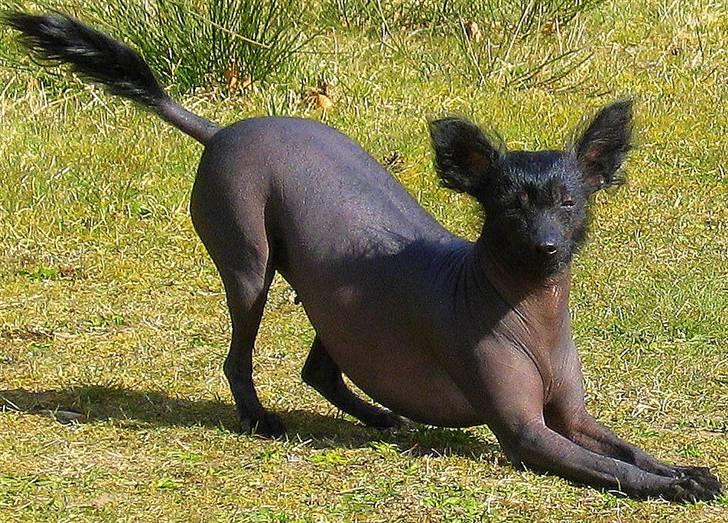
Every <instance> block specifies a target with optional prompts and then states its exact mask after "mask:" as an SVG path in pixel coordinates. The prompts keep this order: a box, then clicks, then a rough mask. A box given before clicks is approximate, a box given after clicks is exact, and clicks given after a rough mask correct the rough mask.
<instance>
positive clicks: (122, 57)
mask: <svg viewBox="0 0 728 523" xmlns="http://www.w3.org/2000/svg"><path fill="white" fill-rule="evenodd" d="M3 18H4V21H5V23H6V24H7V25H9V26H10V27H12V28H13V29H16V30H18V31H20V32H21V33H22V35H21V37H20V41H21V43H22V44H23V45H24V46H25V47H26V48H28V50H29V51H30V52H31V54H32V55H33V56H34V57H35V58H37V59H39V60H40V61H45V62H50V63H52V64H60V63H67V64H70V65H71V70H72V71H73V72H75V73H76V74H78V75H79V76H81V77H82V78H84V79H86V80H89V81H91V82H94V83H99V84H102V85H104V86H106V88H107V90H108V91H109V92H110V93H111V94H114V95H117V96H122V97H124V98H128V99H130V100H132V101H134V102H136V103H138V104H141V105H143V106H145V107H148V108H149V109H151V110H153V111H154V112H155V113H157V114H158V115H159V116H161V117H162V118H164V119H165V120H166V121H168V122H169V123H171V124H172V125H174V126H175V127H177V128H178V129H180V130H181V131H182V132H184V133H186V134H188V135H190V136H191V137H192V138H194V139H196V140H197V141H199V142H200V143H203V144H206V143H207V142H208V141H209V140H210V139H211V138H212V136H213V135H214V134H215V133H216V132H217V131H218V130H219V127H218V126H216V125H215V124H213V123H212V122H209V121H208V120H205V119H204V118H201V117H199V116H197V115H195V114H192V113H191V112H189V111H187V110H186V109H185V108H183V107H182V106H181V105H179V104H178V103H177V102H175V101H174V100H172V99H171V98H170V97H169V96H168V95H167V93H165V92H164V89H162V87H161V86H160V85H159V83H158V82H157V79H156V78H155V77H154V73H153V72H152V70H151V69H150V68H149V66H148V65H147V63H146V62H145V61H144V59H143V58H142V57H141V56H139V55H138V54H137V53H136V52H135V51H134V50H132V49H131V48H129V47H127V46H126V45H124V44H122V43H120V42H117V41H116V40H113V39H112V38H110V37H108V36H106V35H105V34H103V33H100V32H99V31H96V30H94V29H91V28H90V27H88V26H85V25H84V24H82V23H80V22H79V21H77V20H75V19H73V18H71V17H68V16H66V15H62V14H56V13H54V14H50V15H42V16H35V15H29V14H25V13H19V12H12V13H6V14H5V15H4V17H3Z"/></svg>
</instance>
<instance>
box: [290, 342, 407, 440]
mask: <svg viewBox="0 0 728 523" xmlns="http://www.w3.org/2000/svg"><path fill="white" fill-rule="evenodd" d="M301 377H302V378H303V381H305V382H306V383H308V384H309V385H311V387H313V388H314V389H316V390H317V391H318V392H319V393H320V394H321V395H322V396H323V397H324V398H326V399H327V400H329V401H330V402H331V403H333V404H334V406H336V407H338V408H339V409H341V410H342V411H344V412H346V413H347V414H351V415H352V416H354V417H355V418H356V419H358V420H359V421H361V422H362V423H364V424H365V425H368V426H370V427H377V428H391V427H397V426H399V425H400V424H401V422H402V418H400V417H399V416H397V415H396V414H394V413H392V412H390V411H388V410H384V409H380V408H378V407H375V406H374V405H371V404H369V403H367V402H366V401H364V400H362V399H361V398H359V397H357V396H356V395H355V394H354V393H353V392H352V391H351V389H349V387H347V386H346V383H344V379H343V377H342V374H341V369H340V368H339V366H338V365H337V364H336V362H335V361H334V360H333V359H332V358H331V356H330V355H329V353H328V352H327V351H326V347H324V345H323V343H321V339H320V338H319V337H318V335H317V336H316V338H314V340H313V344H312V345H311V351H310V352H309V354H308V358H307V359H306V363H305V365H304V366H303V371H302V372H301Z"/></svg>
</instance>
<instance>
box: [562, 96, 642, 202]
mask: <svg viewBox="0 0 728 523" xmlns="http://www.w3.org/2000/svg"><path fill="white" fill-rule="evenodd" d="M631 140H632V101H631V100H620V101H618V102H615V103H613V104H611V105H608V106H606V107H605V108H604V109H602V110H601V111H599V114H597V115H596V117H595V118H594V119H593V120H592V121H591V123H590V124H589V126H588V127H587V128H586V130H585V131H584V132H583V133H582V134H581V137H580V138H579V139H578V140H577V141H576V144H575V145H574V152H575V154H576V160H577V162H578V164H579V169H580V170H581V173H582V177H583V181H584V185H585V186H586V189H587V191H588V192H589V193H593V192H595V191H598V190H599V189H603V188H605V187H610V186H613V185H618V184H620V183H622V182H623V181H624V179H623V178H622V177H621V176H620V168H621V167H622V163H623V162H624V159H625V157H626V156H627V153H628V152H629V150H630V149H631V148H632V145H631Z"/></svg>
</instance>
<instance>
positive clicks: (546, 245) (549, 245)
mask: <svg viewBox="0 0 728 523" xmlns="http://www.w3.org/2000/svg"><path fill="white" fill-rule="evenodd" d="M538 250H539V251H540V252H541V253H542V254H546V255H548V256H553V255H554V254H556V252H557V251H558V250H559V249H558V247H556V244H555V243H554V242H551V241H546V242H543V243H540V244H539V245H538Z"/></svg>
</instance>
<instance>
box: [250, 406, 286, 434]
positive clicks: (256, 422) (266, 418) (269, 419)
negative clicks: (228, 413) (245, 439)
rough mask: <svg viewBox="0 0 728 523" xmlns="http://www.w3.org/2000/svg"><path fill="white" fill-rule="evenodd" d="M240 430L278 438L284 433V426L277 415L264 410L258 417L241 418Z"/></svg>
mask: <svg viewBox="0 0 728 523" xmlns="http://www.w3.org/2000/svg"><path fill="white" fill-rule="evenodd" d="M240 432H242V433H244V434H256V435H258V436H264V437H266V438H280V437H281V436H283V435H284V434H285V433H286V427H285V425H283V422H282V421H281V418H280V417H279V416H278V415H276V414H273V413H271V412H266V413H264V414H263V415H262V416H261V417H259V418H243V419H241V420H240Z"/></svg>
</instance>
